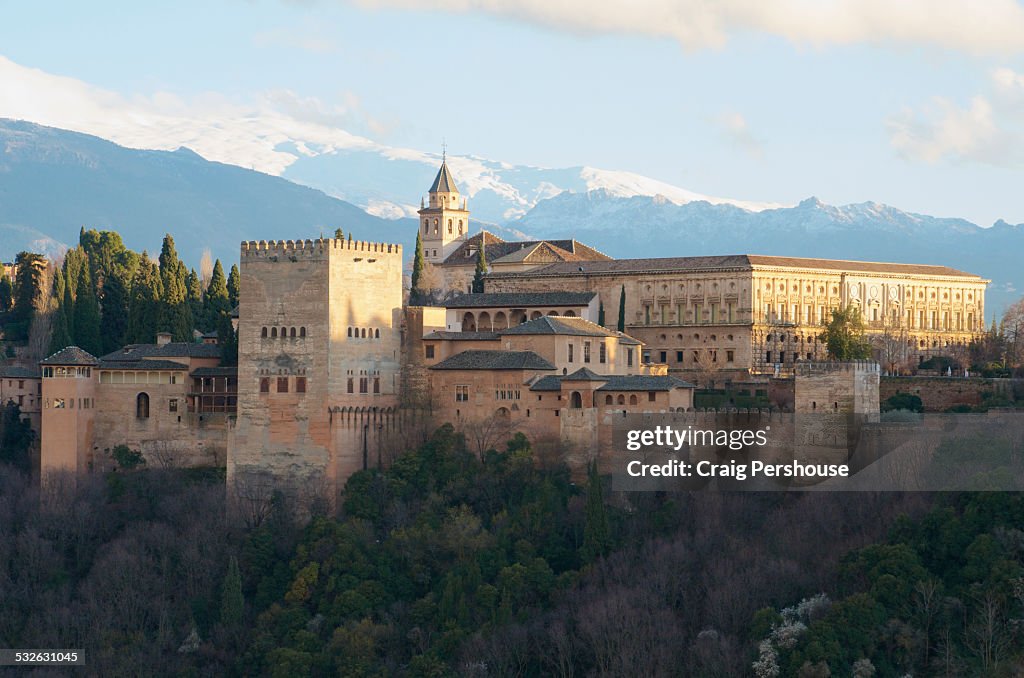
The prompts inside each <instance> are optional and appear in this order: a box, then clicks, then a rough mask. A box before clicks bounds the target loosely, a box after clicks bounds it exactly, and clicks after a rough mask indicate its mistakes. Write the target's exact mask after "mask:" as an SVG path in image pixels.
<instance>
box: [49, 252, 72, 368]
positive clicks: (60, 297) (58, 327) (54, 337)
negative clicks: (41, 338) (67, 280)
mask: <svg viewBox="0 0 1024 678" xmlns="http://www.w3.org/2000/svg"><path fill="white" fill-rule="evenodd" d="M65 289H66V287H65V285H64V272H63V271H62V270H61V269H59V268H58V269H57V270H56V272H55V273H54V274H53V302H54V306H55V307H56V308H55V310H54V312H53V323H52V324H51V326H50V328H51V329H50V353H51V354H53V353H56V352H57V351H59V350H61V349H62V348H65V347H67V346H70V345H71V344H72V343H73V342H72V340H71V333H70V332H69V331H68V317H67V313H66V312H65V309H64V294H65Z"/></svg>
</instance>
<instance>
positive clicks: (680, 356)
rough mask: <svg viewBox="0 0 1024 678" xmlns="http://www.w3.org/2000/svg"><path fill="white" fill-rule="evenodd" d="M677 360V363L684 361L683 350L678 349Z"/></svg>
mask: <svg viewBox="0 0 1024 678" xmlns="http://www.w3.org/2000/svg"><path fill="white" fill-rule="evenodd" d="M676 362H677V363H682V362H683V352H682V351H676Z"/></svg>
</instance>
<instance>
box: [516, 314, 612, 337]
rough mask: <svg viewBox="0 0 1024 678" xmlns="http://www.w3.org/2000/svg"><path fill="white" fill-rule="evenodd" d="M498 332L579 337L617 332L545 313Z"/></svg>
mask: <svg viewBox="0 0 1024 678" xmlns="http://www.w3.org/2000/svg"><path fill="white" fill-rule="evenodd" d="M498 334H500V335H502V336H504V335H506V334H568V335H573V336H579V337H616V336H619V334H618V333H617V332H612V331H611V330H606V329H605V328H603V327H601V326H600V325H598V324H596V323H592V322H590V321H589V320H584V319H583V318H568V317H565V316H560V315H557V316H556V315H546V316H544V317H543V318H537V319H536V320H531V321H529V322H525V323H523V324H521V325H516V326H515V327H510V328H508V329H507V330H500V331H499V332H498Z"/></svg>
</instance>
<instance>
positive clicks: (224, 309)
mask: <svg viewBox="0 0 1024 678" xmlns="http://www.w3.org/2000/svg"><path fill="white" fill-rule="evenodd" d="M203 306H204V312H205V315H206V318H207V321H206V323H207V325H209V326H210V328H211V329H212V328H214V327H216V326H217V325H218V323H219V322H220V315H221V313H228V312H230V311H231V308H232V306H231V301H230V297H229V295H228V283H227V280H226V279H225V278H224V267H223V266H221V265H220V259H218V260H217V261H215V262H214V263H213V273H212V274H211V275H210V284H209V285H208V286H207V288H206V298H205V299H204V300H203Z"/></svg>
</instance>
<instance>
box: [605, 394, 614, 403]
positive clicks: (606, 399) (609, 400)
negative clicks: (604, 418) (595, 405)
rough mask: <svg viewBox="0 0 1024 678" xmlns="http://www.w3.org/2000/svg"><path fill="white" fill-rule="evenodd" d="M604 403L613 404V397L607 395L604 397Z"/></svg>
mask: <svg viewBox="0 0 1024 678" xmlns="http://www.w3.org/2000/svg"><path fill="white" fill-rule="evenodd" d="M604 404H605V405H611V404H612V397H611V396H610V395H606V396H605V397H604Z"/></svg>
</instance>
